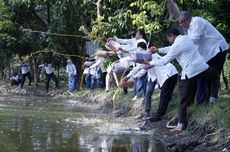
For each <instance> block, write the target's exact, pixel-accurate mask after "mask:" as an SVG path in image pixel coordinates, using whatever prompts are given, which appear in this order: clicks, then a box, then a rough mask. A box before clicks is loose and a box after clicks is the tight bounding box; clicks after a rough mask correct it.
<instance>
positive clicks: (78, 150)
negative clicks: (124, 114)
mask: <svg viewBox="0 0 230 152" xmlns="http://www.w3.org/2000/svg"><path fill="white" fill-rule="evenodd" d="M89 111H90V112H89ZM93 113H94V111H92V110H91V109H90V108H89V107H79V106H78V104H76V103H74V102H70V101H66V102H65V101H50V100H34V101H31V99H21V98H9V97H8V98H5V97H4V98H0V152H46V151H48V152H165V148H164V147H163V146H162V145H161V144H160V143H159V142H156V141H154V140H152V139H150V138H149V137H146V136H144V135H135V134H133V133H126V134H120V135H113V134H112V133H110V134H109V135H108V134H98V133H97V132H95V130H94V128H93V127H90V126H87V125H84V123H82V124H76V123H72V122H71V121H66V120H68V119H73V118H81V117H91V116H92V114H93ZM94 114H95V113H94Z"/></svg>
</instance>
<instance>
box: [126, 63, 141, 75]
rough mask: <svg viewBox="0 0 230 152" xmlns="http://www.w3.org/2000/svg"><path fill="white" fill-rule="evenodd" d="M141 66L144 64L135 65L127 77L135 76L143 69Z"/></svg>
mask: <svg viewBox="0 0 230 152" xmlns="http://www.w3.org/2000/svg"><path fill="white" fill-rule="evenodd" d="M141 66H142V65H141V64H138V65H137V66H135V67H134V68H133V69H132V70H131V71H130V72H129V74H128V75H127V76H126V77H128V78H130V77H134V76H135V75H136V74H137V73H138V72H139V71H140V70H141Z"/></svg>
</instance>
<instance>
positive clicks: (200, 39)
mask: <svg viewBox="0 0 230 152" xmlns="http://www.w3.org/2000/svg"><path fill="white" fill-rule="evenodd" d="M178 22H179V24H180V25H181V26H182V27H183V28H185V29H186V30H187V35H188V37H190V38H191V39H192V41H193V43H194V44H195V46H196V48H197V49H198V51H199V53H200V55H201V56H202V57H203V58H204V60H205V62H207V64H208V65H209V66H211V67H214V68H215V69H216V70H217V72H218V73H219V75H220V74H221V71H222V70H223V65H224V62H225V60H226V54H227V50H228V44H227V42H226V40H225V39H224V37H223V36H222V35H221V33H220V32H219V31H218V30H217V29H216V28H215V27H214V26H213V25H212V24H211V23H209V22H208V21H207V20H205V19H204V18H202V17H193V16H192V14H191V13H189V12H187V11H182V12H181V13H180V15H179V18H178ZM219 79H220V77H219ZM208 86H210V83H209V82H208V81H203V80H198V88H197V89H198V90H197V101H198V103H203V102H204V101H206V100H208V99H209V97H210V90H209V89H208Z"/></svg>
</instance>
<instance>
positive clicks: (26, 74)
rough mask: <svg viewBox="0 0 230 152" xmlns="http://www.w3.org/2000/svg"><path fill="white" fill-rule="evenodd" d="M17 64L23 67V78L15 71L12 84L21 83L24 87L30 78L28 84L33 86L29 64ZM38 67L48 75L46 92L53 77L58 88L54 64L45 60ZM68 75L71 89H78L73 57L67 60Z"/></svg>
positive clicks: (11, 78)
mask: <svg viewBox="0 0 230 152" xmlns="http://www.w3.org/2000/svg"><path fill="white" fill-rule="evenodd" d="M17 66H19V67H20V69H21V78H20V76H19V74H18V73H17V72H14V73H13V75H12V76H11V77H10V80H11V85H16V86H18V85H20V87H21V88H23V86H24V83H25V81H26V78H28V81H29V83H28V85H29V86H31V81H32V76H31V73H30V68H29V67H28V65H27V64H25V63H23V64H18V65H17ZM38 67H39V69H43V70H44V72H45V75H46V85H45V90H46V93H48V91H49V86H50V85H49V84H50V80H51V79H53V81H54V82H55V87H56V88H58V87H59V81H58V78H57V77H56V75H55V73H54V68H53V66H52V64H51V63H47V62H45V63H44V64H40V65H39V66H38ZM66 75H67V77H68V89H69V91H74V90H77V69H76V66H75V65H74V64H73V62H72V60H71V59H68V60H67V65H66Z"/></svg>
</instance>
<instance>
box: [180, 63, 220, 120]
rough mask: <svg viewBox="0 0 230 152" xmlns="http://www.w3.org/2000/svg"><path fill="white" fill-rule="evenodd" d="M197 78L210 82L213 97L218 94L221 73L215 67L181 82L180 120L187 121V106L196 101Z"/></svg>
mask: <svg viewBox="0 0 230 152" xmlns="http://www.w3.org/2000/svg"><path fill="white" fill-rule="evenodd" d="M197 79H200V80H206V81H209V82H210V94H211V96H212V97H216V98H217V96H218V89H219V74H218V72H217V71H216V69H215V68H212V67H209V68H208V69H207V70H205V71H204V72H202V73H200V74H198V75H197V76H195V77H192V78H190V79H186V80H181V81H180V82H179V93H180V103H179V109H178V122H180V123H186V121H187V118H186V116H187V107H188V105H190V104H192V103H193V102H194V98H195V95H196V87H197Z"/></svg>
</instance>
